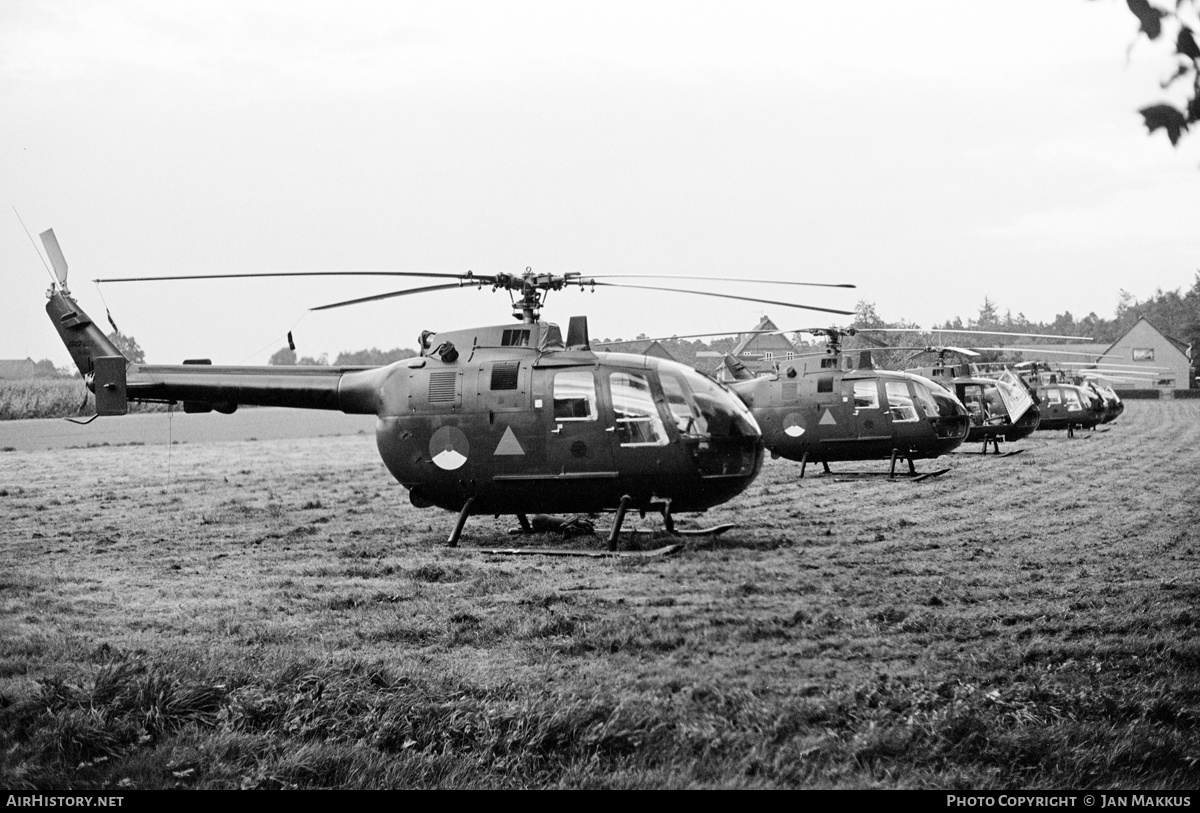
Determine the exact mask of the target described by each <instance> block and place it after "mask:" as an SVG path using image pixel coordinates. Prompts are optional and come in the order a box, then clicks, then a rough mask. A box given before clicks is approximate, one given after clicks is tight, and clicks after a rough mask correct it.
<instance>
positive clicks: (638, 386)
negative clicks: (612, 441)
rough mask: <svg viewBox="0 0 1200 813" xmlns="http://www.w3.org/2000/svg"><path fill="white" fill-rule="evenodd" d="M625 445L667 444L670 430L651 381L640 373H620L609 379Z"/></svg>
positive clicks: (617, 425)
mask: <svg viewBox="0 0 1200 813" xmlns="http://www.w3.org/2000/svg"><path fill="white" fill-rule="evenodd" d="M608 381H609V385H610V386H611V388H612V401H613V412H614V413H615V415H616V422H617V423H616V431H617V440H618V442H620V444H621V445H622V446H664V445H666V443H667V433H666V430H665V428H664V427H663V423H662V419H661V418H659V417H658V407H657V406H656V405H655V403H654V397H653V396H652V395H651V393H650V380H649V379H648V378H646V377H645V376H644V375H640V374H637V373H626V372H617V373H613V374H612V375H610V376H609V378H608Z"/></svg>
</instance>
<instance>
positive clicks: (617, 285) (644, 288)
mask: <svg viewBox="0 0 1200 813" xmlns="http://www.w3.org/2000/svg"><path fill="white" fill-rule="evenodd" d="M588 281H590V284H592V285H597V286H600V285H602V286H604V287H606V288H636V289H637V290H639V291H666V292H667V293H670V294H696V295H697V296H715V297H718V298H720V299H740V300H742V301H743V302H758V303H759V304H762V305H779V306H781V307H784V308H802V309H804V310H810V311H821V312H822V313H836V314H840V315H842V316H853V315H854V311H839V310H834V309H833V308H818V307H816V306H815V305H797V304H795V303H794V302H777V301H775V300H773V299H756V298H754V297H752V296H734V295H733V294H717V293H713V292H712V291H690V290H684V289H679V288H660V287H658V286H655V285H629V284H628V283H624V282H596V281H594V280H591V278H590V277H589V278H588V280H585V283H584V284H585V285H586V284H588Z"/></svg>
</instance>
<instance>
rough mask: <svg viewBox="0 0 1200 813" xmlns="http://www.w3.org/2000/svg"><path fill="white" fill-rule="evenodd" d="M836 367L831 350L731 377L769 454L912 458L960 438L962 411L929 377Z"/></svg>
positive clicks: (812, 458) (964, 422) (941, 450)
mask: <svg viewBox="0 0 1200 813" xmlns="http://www.w3.org/2000/svg"><path fill="white" fill-rule="evenodd" d="M835 365H836V357H835V356H832V355H826V356H824V357H814V358H811V359H796V360H792V361H788V362H785V363H784V366H783V367H782V369H781V370H780V372H779V373H777V374H774V375H771V376H765V377H761V378H756V379H751V380H744V381H735V382H732V383H731V385H730V386H731V387H732V388H733V390H734V391H735V392H737V393H738V394H739V395H740V396H742V399H743V400H744V401H746V403H747V404H748V405H749V406H750V408H751V411H752V412H753V413H754V417H755V418H756V419H757V420H758V423H759V426H760V427H762V431H763V443H764V445H765V446H766V447H767V449H768V450H770V452H771V453H772V455H775V456H778V457H784V458H787V459H789V460H802V461H807V462H834V461H843V460H872V459H885V458H888V457H893V456H896V457H903V458H908V459H909V460H917V459H924V458H932V457H938V456H940V455H944V454H947V453H949V452H951V451H952V450H954V449H955V448H956V447H958V446H959V445H960V444H961V443H962V442H963V440H964V439H965V438H966V436H967V428H968V418H967V412H966V409H965V408H964V407H963V405H962V404H961V403H959V401H958V400H957V399H956V398H955V397H954V396H953V395H951V394H950V393H948V392H946V391H945V390H943V389H942V388H941V387H939V386H937V385H935V384H934V383H933V382H931V381H928V380H926V379H923V378H921V377H919V376H915V375H910V374H908V373H901V372H894V371H888V370H876V369H863V370H853V371H849V372H843V371H841V370H840V369H838V368H837V367H836V366H835Z"/></svg>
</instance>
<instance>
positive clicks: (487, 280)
mask: <svg viewBox="0 0 1200 813" xmlns="http://www.w3.org/2000/svg"><path fill="white" fill-rule="evenodd" d="M50 236H51V237H53V236H54V235H53V234H51V235H50ZM42 239H43V240H45V235H43V236H42ZM55 245H56V246H57V245H58V244H57V243H55ZM64 265H65V261H64ZM254 277H422V278H425V279H459V280H462V281H463V282H482V283H483V284H485V285H491V284H492V282H493V280H494V277H492V276H491V275H482V276H480V275H476V274H473V273H471V272H469V271H468V272H467V273H465V274H439V273H434V272H426V271H270V272H266V271H264V272H261V273H252V274H188V275H186V276H181V277H108V278H105V279H94V280H92V282H172V281H176V280H189V279H249V278H254Z"/></svg>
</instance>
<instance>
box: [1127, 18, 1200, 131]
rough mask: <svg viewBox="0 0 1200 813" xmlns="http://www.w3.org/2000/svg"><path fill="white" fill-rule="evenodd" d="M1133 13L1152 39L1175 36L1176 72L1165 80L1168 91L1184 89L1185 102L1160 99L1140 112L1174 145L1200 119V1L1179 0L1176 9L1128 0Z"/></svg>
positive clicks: (1166, 40)
mask: <svg viewBox="0 0 1200 813" xmlns="http://www.w3.org/2000/svg"><path fill="white" fill-rule="evenodd" d="M1125 2H1126V5H1128V6H1129V10H1130V12H1132V13H1133V15H1134V16H1135V17H1137V19H1138V34H1139V35H1140V34H1145V35H1146V38H1147V39H1148V40H1150V41H1151V42H1159V43H1169V42H1171V40H1172V38H1173V39H1174V45H1173V49H1174V50H1173V53H1172V54H1171V60H1172V62H1173V63H1174V67H1173V69H1172V73H1171V74H1170V75H1169V76H1168V77H1167V78H1166V79H1164V80H1163V81H1162V83H1161V88H1162V90H1164V91H1166V90H1168V89H1170V88H1172V87H1174V88H1180V87H1182V88H1183V101H1182V102H1181V103H1173V102H1159V103H1158V104H1152V105H1148V106H1146V107H1143V108H1142V109H1141V110H1139V111H1138V112H1139V113H1140V114H1141V115H1142V121H1143V123H1144V124H1145V125H1146V129H1147V130H1149V131H1150V133H1151V134H1153V133H1154V132H1156V131H1158V130H1165V131H1166V133H1167V138H1169V139H1171V145H1172V146H1175V145H1177V144H1178V143H1179V139H1180V138H1182V137H1183V135H1184V133H1186V132H1187V131H1188V130H1189V129H1190V128H1191V126H1192V125H1193V124H1195V123H1196V122H1197V121H1200V46H1197V44H1196V29H1197V27H1200V19H1198V18H1197V4H1198V2H1200V0H1175V2H1174V3H1173V4H1170V5H1173V8H1171V7H1163V6H1161V5H1158V4H1156V3H1152V2H1150V0H1125ZM1168 47H1171V46H1168Z"/></svg>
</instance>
